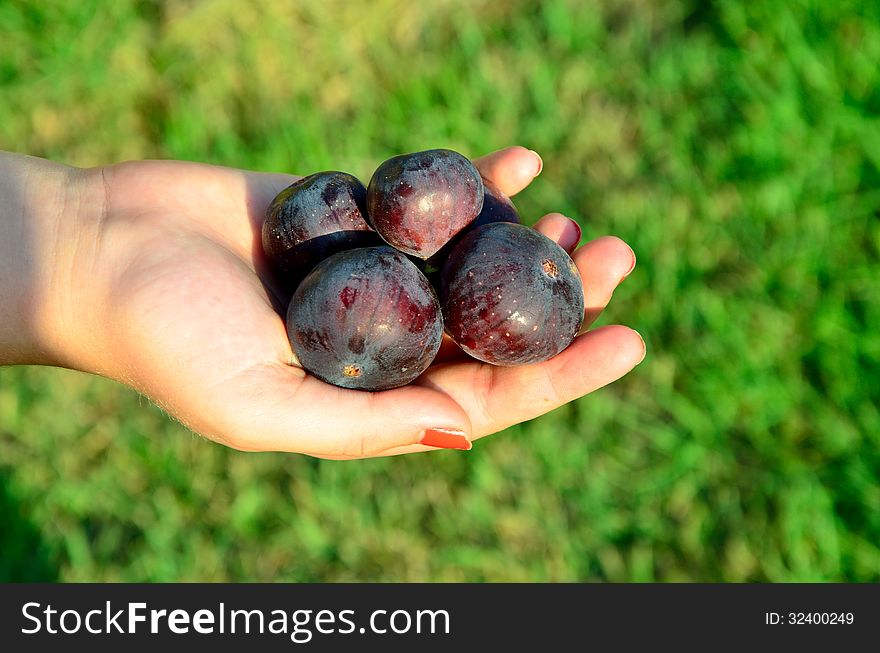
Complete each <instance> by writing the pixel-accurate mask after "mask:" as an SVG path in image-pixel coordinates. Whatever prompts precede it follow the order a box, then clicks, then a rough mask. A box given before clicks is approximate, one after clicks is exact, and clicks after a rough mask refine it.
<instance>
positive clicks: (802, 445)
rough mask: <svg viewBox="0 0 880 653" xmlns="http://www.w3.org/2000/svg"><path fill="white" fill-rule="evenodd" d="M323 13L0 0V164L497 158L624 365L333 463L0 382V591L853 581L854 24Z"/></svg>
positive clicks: (879, 136)
mask: <svg viewBox="0 0 880 653" xmlns="http://www.w3.org/2000/svg"><path fill="white" fill-rule="evenodd" d="M331 4H332V5H333V6H331V7H330V8H329V9H327V8H326V3H305V2H303V3H286V2H280V1H277V2H271V1H261V2H249V3H241V2H237V1H233V0H216V1H213V2H208V1H205V2H195V1H191V2H184V1H177V2H167V3H159V2H151V1H148V0H142V1H140V2H137V1H134V0H130V1H121V0H120V1H119V2H113V3H108V2H98V1H97V0H80V1H78V2H60V1H56V2H44V3H39V4H35V3H28V2H24V1H23V0H0V147H2V148H5V149H13V150H20V151H25V152H28V153H31V154H37V155H41V156H47V157H51V158H55V159H58V160H62V161H65V162H68V163H72V164H78V165H93V164H98V163H104V162H109V161H115V160H120V159H125V158H136V157H173V158H182V159H192V160H201V161H209V162H214V163H221V164H226V165H233V166H238V167H250V168H255V169H263V170H284V171H290V172H298V173H308V172H310V171H315V170H321V169H327V168H337V169H344V170H349V171H351V172H353V173H355V174H358V175H359V176H361V177H368V176H369V174H370V172H371V171H372V169H373V168H374V167H375V166H376V165H377V164H378V163H379V162H380V161H382V160H383V159H384V158H386V157H387V156H389V155H391V154H396V153H399V152H403V151H412V150H417V149H426V148H428V147H435V146H446V147H452V148H455V149H459V150H461V151H463V152H465V153H468V154H479V153H482V152H486V151H489V150H492V149H496V148H498V147H501V146H504V145H507V144H513V143H521V144H524V145H527V146H529V147H532V148H534V149H536V150H538V151H539V152H541V153H542V154H543V155H544V159H545V163H546V165H545V170H544V172H543V174H542V175H541V177H540V178H539V179H538V180H537V181H536V182H535V184H534V186H533V188H530V189H529V190H528V191H526V192H525V193H524V194H523V195H522V196H520V198H519V199H518V201H517V203H518V206H519V207H520V209H521V211H522V212H523V213H524V215H525V216H527V218H528V219H529V220H534V219H536V218H537V217H539V216H540V215H541V214H542V213H543V212H546V211H550V210H560V211H563V212H565V213H566V214H568V215H570V216H573V217H575V218H577V219H578V220H579V221H580V223H581V225H582V226H583V228H584V233H585V235H586V236H587V237H594V236H598V235H601V234H605V233H614V234H617V235H620V236H621V237H623V238H624V239H626V240H627V241H628V242H629V243H631V244H632V246H633V247H634V249H635V250H636V253H637V254H638V259H639V266H638V268H637V269H636V272H635V273H634V274H633V275H632V276H631V277H630V278H629V279H628V280H627V281H626V283H625V284H624V286H622V287H621V289H620V290H619V291H618V293H617V294H616V296H615V298H614V302H613V304H612V306H611V307H610V308H609V310H608V312H607V315H606V316H605V317H604V318H603V322H623V323H626V324H630V325H632V326H634V327H635V328H637V329H638V330H639V331H640V332H641V333H642V334H643V335H644V336H645V339H646V341H647V343H648V348H649V353H648V358H647V359H646V361H645V362H644V363H643V364H642V365H641V366H640V367H639V368H637V369H636V371H635V372H634V373H633V374H631V375H630V376H629V377H627V378H625V379H624V380H622V381H620V382H619V383H617V384H615V385H613V386H610V387H608V388H605V389H603V390H601V391H599V392H597V393H595V394H593V395H591V396H589V397H587V398H585V399H582V400H580V401H577V402H575V403H573V404H570V405H568V406H566V407H564V408H562V409H560V410H558V411H556V412H554V413H551V414H550V415H547V416H545V417H543V418H540V419H537V420H534V421H533V422H530V423H527V424H524V425H521V426H518V427H515V428H512V429H509V430H508V431H507V432H505V433H503V434H501V435H498V436H496V437H493V438H490V439H487V440H483V441H480V442H479V443H478V444H477V445H476V446H475V448H474V450H473V451H471V452H470V453H468V454H465V455H462V454H460V453H458V452H440V453H436V454H431V455H421V456H409V457H401V458H394V459H388V460H373V461H366V462H355V463H332V462H325V461H317V460H313V459H308V458H305V457H300V456H293V455H278V454H257V455H255V454H243V453H237V452H233V451H230V450H226V449H223V448H221V447H219V446H216V445H213V444H209V443H207V442H205V441H203V440H201V439H199V438H197V437H195V436H193V435H192V434H190V433H188V432H186V431H185V430H184V429H182V428H181V427H180V426H179V425H177V424H175V423H173V422H171V421H170V420H169V419H167V418H166V417H165V416H164V415H163V414H162V413H161V411H159V410H158V409H157V408H155V407H153V406H151V405H150V404H149V403H148V402H147V401H146V400H143V399H141V398H139V397H138V396H137V395H136V394H135V393H133V392H132V391H130V390H128V389H125V388H123V387H121V386H118V385H115V384H113V383H110V382H107V381H105V380H101V379H96V378H91V377H86V376H84V375H81V374H77V373H73V372H67V371H61V370H50V369H37V368H8V369H3V370H0V551H2V552H3V555H2V556H0V558H2V563H0V575H2V578H0V579H16V580H20V579H31V580H37V579H53V578H55V579H60V580H130V581H169V580H288V581H334V580H469V581H470V580H495V581H519V580H522V581H546V580H549V581H569V580H593V579H601V580H614V581H628V580H637V581H648V580H664V581H665V580H699V581H758V580H769V581H811V580H825V581H831V580H850V581H878V580H880V409H878V400H880V334H878V325H880V283H878V282H880V219H878V218H880V72H878V67H877V62H878V61H880V10H878V6H877V5H876V3H871V2H841V3H832V2H822V1H820V0H816V1H814V2H800V3H796V2H792V3H775V2H769V1H768V2H742V3H734V2H724V3H721V2H718V3H703V2H696V1H694V2H692V3H676V2H660V1H657V2H648V1H646V0H645V1H636V0H628V1H625V2H611V1H610V0H609V1H608V2H596V3H593V2H576V1H574V0H572V1H570V2H566V1H562V0H541V1H537V0H536V1H534V2H514V3H510V6H502V5H503V4H504V3H495V2H488V1H487V2H480V3H458V2H451V1H439V2H431V3H413V2H387V1H384V0H383V1H379V2H373V3H366V4H365V3H352V2H333V3H331ZM318 6H320V7H322V9H321V10H320V11H319V10H317V9H314V7H318Z"/></svg>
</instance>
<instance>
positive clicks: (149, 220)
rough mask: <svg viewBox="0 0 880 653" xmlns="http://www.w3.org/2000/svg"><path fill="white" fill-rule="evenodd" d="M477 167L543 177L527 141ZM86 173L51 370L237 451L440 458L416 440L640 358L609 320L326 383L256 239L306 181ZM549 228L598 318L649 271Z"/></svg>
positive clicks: (529, 404)
mask: <svg viewBox="0 0 880 653" xmlns="http://www.w3.org/2000/svg"><path fill="white" fill-rule="evenodd" d="M476 164H477V166H478V168H479V169H480V171H481V173H482V174H483V175H484V176H485V177H487V178H489V179H491V180H492V181H494V182H495V183H496V184H497V185H498V187H499V188H500V189H501V190H502V191H503V192H505V193H507V194H508V195H514V194H515V193H517V192H519V191H520V190H522V189H523V188H524V187H525V186H527V185H528V183H529V182H530V181H531V180H532V178H533V177H534V176H535V175H536V174H537V172H539V171H540V167H539V166H540V159H539V158H538V157H537V155H535V154H534V153H532V152H530V151H529V150H526V149H524V148H519V147H514V148H508V149H505V150H501V151H499V152H496V153H494V154H490V155H488V156H486V157H483V158H482V159H478V160H477V161H476ZM80 177H81V179H80V181H79V183H81V184H83V185H84V187H85V188H87V190H85V191H83V197H86V198H91V199H86V200H82V201H81V202H80V204H81V205H82V206H85V207H86V209H80V210H79V211H78V212H77V220H79V221H81V222H82V224H83V225H84V226H83V228H82V230H81V231H80V233H79V235H78V236H77V238H76V239H75V242H76V245H75V249H76V252H74V253H72V254H70V256H69V257H68V258H69V260H70V263H69V265H70V274H71V275H72V276H71V279H72V281H71V283H70V285H69V286H65V288H66V294H67V295H68V297H67V298H62V297H58V295H57V292H56V294H55V299H54V302H55V305H56V307H58V306H60V307H61V308H56V309H55V310H54V311H53V312H54V313H55V314H58V315H62V316H64V319H63V324H64V328H63V329H60V331H61V335H58V336H57V337H56V339H55V342H56V347H55V351H56V352H58V355H57V357H56V360H55V361H54V362H55V363H56V364H64V365H68V366H70V367H75V368H77V369H82V370H85V371H89V372H94V373H99V374H102V375H105V376H109V377H111V378H114V379H116V380H119V381H121V382H123V383H126V384H128V385H130V386H132V387H134V388H136V389H137V390H138V391H140V392H142V393H144V394H145V395H147V396H149V397H150V398H151V399H153V400H154V401H155V402H156V403H157V404H158V405H159V406H161V407H162V408H164V409H165V410H166V411H168V412H169V413H170V414H171V415H173V416H175V417H176V418H177V419H179V420H180V421H182V422H183V423H184V424H186V425H187V426H188V427H190V428H191V429H193V430H194V431H195V432H197V433H200V434H202V435H204V436H206V437H208V438H210V439H212V440H216V441H217V442H221V443H223V444H226V445H228V446H230V447H234V448H236V449H241V450H248V451H265V450H276V451H292V452H300V453H305V454H310V455H313V456H319V457H324V458H334V459H349V458H361V457H369V456H376V455H390V454H398V453H407V452H414V451H421V450H429V449H432V448H433V447H430V446H426V445H424V444H419V443H420V441H421V440H422V439H423V438H424V436H425V434H426V432H427V433H428V437H427V439H426V441H427V442H433V443H435V444H444V443H445V445H446V446H451V447H453V448H469V447H470V441H471V440H473V439H475V438H479V437H483V436H485V435H489V434H491V433H494V432H496V431H499V430H501V429H504V428H505V427H507V426H510V425H512V424H515V423H518V422H521V421H524V420H528V419H531V418H534V417H537V416H538V415H541V414H543V413H546V412H548V411H550V410H553V409H554V408H556V407H557V406H560V405H562V404H564V403H566V402H568V401H571V400H573V399H576V398H578V397H580V396H582V395H584V394H587V393H589V392H591V391H593V390H595V389H597V388H599V387H601V386H604V385H606V384H607V383H610V382H611V381H614V380H615V379H617V378H619V377H621V376H622V375H624V374H625V373H627V372H628V371H629V370H630V369H631V368H632V367H634V366H635V365H636V364H637V363H638V362H639V361H640V360H641V359H642V358H643V357H644V351H645V349H644V343H643V342H642V340H641V338H640V337H639V335H638V334H637V333H635V332H634V331H632V330H631V329H628V328H626V327H622V326H608V327H603V328H601V329H596V330H594V331H590V332H587V333H584V334H583V335H581V336H579V337H578V338H577V339H576V340H575V341H574V343H572V345H571V346H570V347H569V348H568V349H566V350H565V351H564V352H563V353H561V354H560V355H558V356H556V357H555V358H553V359H551V360H549V361H547V362H544V363H540V364H535V365H528V366H522V367H509V368H501V367H493V366H490V365H486V364H483V363H480V362H477V361H475V360H472V359H468V358H467V357H466V356H464V355H463V354H462V353H461V352H460V350H458V349H457V347H455V345H454V343H450V342H446V343H445V344H444V346H443V348H442V350H441V355H440V356H439V357H438V360H437V362H436V363H435V364H434V365H432V366H431V368H429V369H428V371H426V372H425V373H424V374H423V375H422V376H421V377H420V378H419V379H418V380H417V381H416V382H415V383H414V384H412V385H409V386H405V387H402V388H398V389H395V390H389V391H384V392H378V393H369V392H358V391H353V390H345V389H341V388H337V387H335V386H331V385H327V384H325V383H323V382H321V381H319V380H318V379H316V378H314V377H312V376H310V375H309V374H307V373H306V372H304V371H303V370H302V369H300V368H298V367H296V366H293V365H291V359H292V354H291V349H290V345H289V343H288V340H287V336H286V332H285V328H284V324H283V322H282V318H281V317H280V315H279V310H281V311H283V307H282V305H281V304H282V302H279V300H278V299H276V298H277V297H281V294H280V293H278V292H273V291H271V290H267V288H269V289H271V288H273V282H272V279H271V275H270V274H269V273H268V271H267V266H266V263H265V261H264V259H263V255H262V251H261V247H260V227H261V224H262V219H263V215H264V212H265V209H266V207H267V206H268V204H269V202H270V201H271V200H272V198H273V197H274V196H275V194H276V193H277V192H278V191H280V190H281V189H282V188H284V187H285V186H287V185H289V184H290V183H292V181H294V180H295V179H296V178H295V177H290V176H287V175H278V174H266V173H253V172H245V171H240V170H233V169H228V168H220V167H214V166H209V165H202V164H195V163H183V162H162V161H141V162H131V163H123V164H119V165H115V166H110V167H107V168H102V169H95V170H91V171H86V172H85V173H83V174H81V175H80ZM98 198H100V199H98ZM89 206H92V207H95V206H97V208H88V207H89ZM536 228H537V229H538V230H540V231H541V232H542V233H544V234H545V235H547V236H549V237H551V238H553V239H554V240H556V241H557V242H559V243H560V244H561V245H562V246H563V247H564V248H565V249H567V250H568V251H569V252H570V253H571V252H573V258H574V260H575V262H576V263H577V265H578V268H579V269H580V272H581V275H582V276H583V279H584V292H585V300H586V304H585V305H586V307H587V310H586V313H587V314H586V324H589V323H590V322H592V321H593V320H595V319H596V317H597V316H598V314H599V313H600V312H601V310H602V309H603V308H604V307H605V305H606V304H607V302H608V301H609V299H610V298H611V294H612V292H613V291H614V289H615V287H616V286H617V284H618V283H620V281H622V279H623V278H624V277H625V276H626V275H627V274H628V273H629V272H630V271H631V270H632V268H633V266H634V265H635V256H634V254H633V252H632V250H631V249H630V248H629V247H628V246H627V245H626V244H624V243H623V242H622V241H621V240H619V239H617V238H613V237H605V238H600V239H598V240H594V241H592V242H590V243H588V244H586V245H584V246H583V247H581V248H580V249H577V250H576V251H574V248H575V247H576V245H577V242H578V240H579V238H580V230H579V229H578V228H577V225H576V224H574V223H573V222H572V221H570V220H569V219H568V218H565V217H563V216H561V215H560V214H550V215H547V216H544V218H542V219H541V220H540V221H539V223H538V224H537V225H536ZM69 247H72V245H70V246H68V248H69ZM431 429H441V432H440V433H433V434H432V433H431V431H430V430H431ZM456 432H457V433H456ZM438 438H440V440H438Z"/></svg>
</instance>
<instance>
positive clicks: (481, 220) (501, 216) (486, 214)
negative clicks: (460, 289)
mask: <svg viewBox="0 0 880 653" xmlns="http://www.w3.org/2000/svg"><path fill="white" fill-rule="evenodd" d="M493 222H510V223H512V224H520V223H521V222H522V220H521V219H520V217H519V211H517V210H516V207H515V206H514V205H513V202H512V201H511V199H510V198H509V197H508V196H507V195H505V194H504V193H502V192H501V190H500V189H499V188H498V186H496V185H495V184H493V183H492V182H491V181H489V180H488V179H486V178H485V177H483V208H482V210H481V211H480V214H479V215H478V216H477V217H476V218H474V221H473V222H471V223H470V224H469V225H468V226H466V227H465V228H464V229H462V230H461V231H459V232H458V233H457V234H456V235H455V236H453V237H452V240H450V241H449V242H448V243H446V244H445V245H444V246H443V247H442V248H441V249H440V251H439V252H437V253H436V254H434V255H433V256H432V257H431V258H429V259H428V260H427V261H426V262H425V266H424V272H425V274H426V275H427V276H428V278H429V279H431V282H432V283H434V287H435V288H439V287H440V286H439V272H440V270H442V269H443V263H444V262H445V261H446V258H447V257H448V256H449V253H450V252H451V251H452V249H453V248H454V247H455V245H456V244H457V243H458V241H460V240H461V239H462V238H464V237H465V236H466V235H467V234H469V233H470V232H471V231H473V230H474V229H476V228H477V227H482V226H483V225H484V224H491V223H493Z"/></svg>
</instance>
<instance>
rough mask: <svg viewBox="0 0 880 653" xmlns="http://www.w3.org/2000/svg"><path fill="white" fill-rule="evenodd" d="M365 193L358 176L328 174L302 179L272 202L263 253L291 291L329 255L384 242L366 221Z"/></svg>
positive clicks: (264, 234) (265, 230) (267, 213)
mask: <svg viewBox="0 0 880 653" xmlns="http://www.w3.org/2000/svg"><path fill="white" fill-rule="evenodd" d="M366 195H367V191H366V189H365V188H364V185H363V184H362V183H361V182H360V181H359V180H358V179H357V178H356V177H354V176H352V175H350V174H348V173H345V172H337V171H328V172H318V173H315V174H313V175H309V176H308V177H303V178H302V179H300V180H299V181H296V182H294V183H293V184H291V185H290V186H288V187H287V188H285V189H284V190H282V191H281V192H280V193H279V194H278V195H277V196H276V197H275V199H274V200H272V203H271V204H270V205H269V208H268V209H267V211H266V220H265V222H264V223H263V229H262V241H263V251H264V253H265V254H266V259H267V260H268V262H269V264H270V265H271V267H272V269H273V270H274V271H275V273H276V275H277V276H278V278H279V280H280V281H281V282H282V284H283V285H284V286H285V287H286V288H287V289H288V290H289V291H290V292H292V291H293V290H294V289H295V288H296V287H297V286H298V285H299V282H300V281H301V280H302V279H303V278H304V277H305V276H306V275H307V274H308V273H309V272H311V270H312V268H314V267H315V266H316V265H317V264H318V263H320V262H321V261H323V260H324V259H325V258H327V257H328V256H331V255H332V254H336V253H337V252H341V251H345V250H348V249H354V248H356V247H369V246H372V245H380V244H381V243H382V240H381V238H379V236H378V234H376V232H375V231H373V229H372V228H371V227H370V225H369V224H368V223H367V220H366V218H365V215H366Z"/></svg>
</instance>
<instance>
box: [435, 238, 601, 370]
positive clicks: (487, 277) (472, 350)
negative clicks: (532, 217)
mask: <svg viewBox="0 0 880 653" xmlns="http://www.w3.org/2000/svg"><path fill="white" fill-rule="evenodd" d="M440 296H441V300H442V305H443V318H444V321H445V324H446V330H447V332H448V333H449V335H450V336H451V337H452V339H453V340H455V342H456V343H458V345H459V346H460V347H461V348H462V349H463V350H464V351H465V352H467V353H468V354H470V355H471V356H473V357H474V358H478V359H479V360H482V361H485V362H487V363H492V364H493V365H522V364H526V363H536V362H540V361H544V360H547V359H549V358H552V357H553V356H555V355H556V354H558V353H559V352H561V351H562V350H563V349H565V348H566V347H567V346H568V345H569V344H571V341H572V340H574V338H575V336H576V335H577V332H578V330H579V329H580V326H581V323H582V322H583V318H584V294H583V286H582V284H581V277H580V274H579V273H578V269H577V267H576V266H575V264H574V261H572V260H571V257H569V255H568V254H567V253H566V252H565V250H564V249H562V248H561V247H560V246H559V245H557V244H556V243H555V242H553V241H552V240H550V239H549V238H547V237H546V236H544V235H542V234H540V233H538V232H537V231H535V230H534V229H530V228H529V227H526V226H523V225H518V224H510V223H507V222H495V223H491V224H487V225H483V226H482V227H477V228H476V229H474V230H473V231H471V232H470V233H468V234H467V235H466V236H465V237H464V238H462V239H461V240H460V241H459V242H458V244H457V245H456V246H455V248H454V249H453V250H452V252H451V253H450V254H449V257H448V258H447V259H446V263H445V264H444V266H443V272H442V274H441V295H440Z"/></svg>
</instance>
